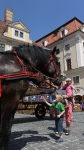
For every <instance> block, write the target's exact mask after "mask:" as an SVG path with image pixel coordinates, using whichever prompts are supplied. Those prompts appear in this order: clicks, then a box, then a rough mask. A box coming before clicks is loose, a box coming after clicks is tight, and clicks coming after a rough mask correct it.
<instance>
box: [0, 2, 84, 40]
mask: <svg viewBox="0 0 84 150" xmlns="http://www.w3.org/2000/svg"><path fill="white" fill-rule="evenodd" d="M6 8H8V9H10V10H13V14H14V15H13V22H16V21H21V22H22V23H23V24H24V25H25V26H26V27H27V28H28V29H29V30H30V36H29V37H30V39H31V40H33V41H36V40H38V39H40V38H41V37H43V36H45V35H46V34H48V33H50V32H52V31H53V30H55V29H56V28H58V27H60V26H61V25H63V24H64V23H66V22H68V21H69V20H71V19H72V18H74V17H77V18H78V19H79V20H81V21H82V22H84V0H0V20H4V11H5V9H6Z"/></svg>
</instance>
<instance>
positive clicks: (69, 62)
mask: <svg viewBox="0 0 84 150" xmlns="http://www.w3.org/2000/svg"><path fill="white" fill-rule="evenodd" d="M66 65H67V70H70V69H71V59H67V60H66Z"/></svg>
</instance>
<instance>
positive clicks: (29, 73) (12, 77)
mask: <svg viewBox="0 0 84 150" xmlns="http://www.w3.org/2000/svg"><path fill="white" fill-rule="evenodd" d="M14 54H15V55H16V57H17V59H18V61H19V62H20V64H21V65H22V66H23V67H24V70H25V71H24V72H20V73H13V74H7V75H1V76H0V97H1V95H2V85H1V80H2V79H10V78H11V79H14V78H18V77H30V78H32V77H33V78H35V79H37V78H44V77H46V78H47V79H50V80H51V81H50V82H53V81H54V80H55V78H56V76H57V75H58V74H59V73H58V72H56V63H55V60H54V59H55V56H53V55H50V60H49V61H48V62H47V63H46V64H45V65H44V67H43V68H42V69H41V70H40V71H39V70H38V69H36V68H35V67H34V66H33V64H31V62H30V64H31V66H32V68H33V69H35V70H36V71H37V73H31V72H29V71H28V68H27V66H26V65H25V64H24V62H23V61H22V60H21V59H20V57H19V56H18V54H17V52H16V51H14ZM51 61H52V63H53V66H54V68H55V72H56V73H54V76H53V78H51V77H48V76H46V75H44V74H43V73H41V71H43V70H44V69H45V68H46V67H47V66H48V65H49V64H50V62H51ZM43 85H44V83H42V84H41V85H40V87H42V86H43ZM50 85H51V84H50Z"/></svg>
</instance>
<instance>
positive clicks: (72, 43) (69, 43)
mask: <svg viewBox="0 0 84 150" xmlns="http://www.w3.org/2000/svg"><path fill="white" fill-rule="evenodd" d="M36 43H38V45H40V46H41V45H43V46H46V47H48V48H50V49H52V48H54V47H55V46H56V49H57V50H56V56H57V57H58V61H59V68H60V69H61V74H63V75H64V76H65V77H66V78H67V77H69V78H71V79H72V83H73V84H74V86H75V87H76V88H77V89H78V91H79V94H81V95H83V94H84V24H83V22H82V21H80V20H79V19H78V18H76V17H75V18H73V19H71V20H70V21H68V22H67V23H65V24H63V25H62V26H60V27H59V28H57V29H56V30H54V31H52V32H51V33H49V34H47V35H45V36H44V37H42V38H40V39H38V40H37V41H36Z"/></svg>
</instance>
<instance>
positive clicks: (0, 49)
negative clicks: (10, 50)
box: [0, 43, 5, 51]
mask: <svg viewBox="0 0 84 150" xmlns="http://www.w3.org/2000/svg"><path fill="white" fill-rule="evenodd" d="M0 51H5V44H1V43H0Z"/></svg>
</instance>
